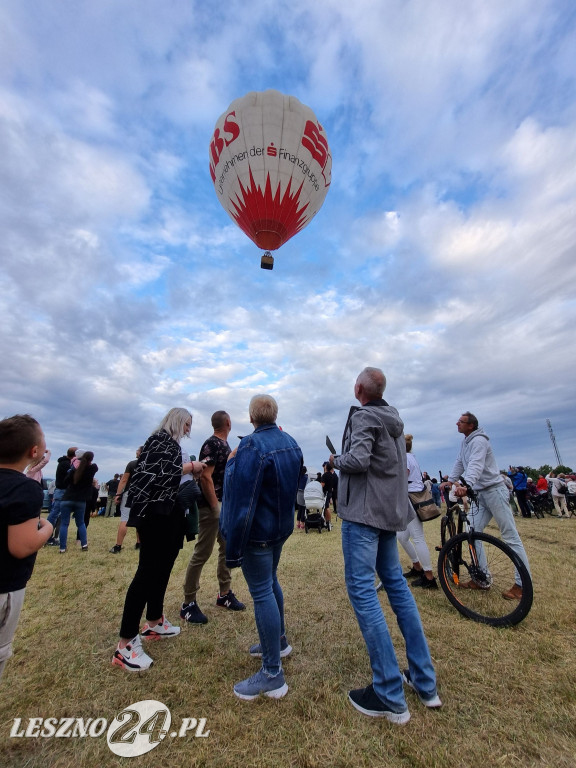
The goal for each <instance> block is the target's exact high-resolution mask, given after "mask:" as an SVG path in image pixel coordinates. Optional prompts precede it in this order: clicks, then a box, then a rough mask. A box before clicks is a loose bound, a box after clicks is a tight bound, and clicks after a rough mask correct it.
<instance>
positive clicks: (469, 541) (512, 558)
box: [438, 531, 533, 627]
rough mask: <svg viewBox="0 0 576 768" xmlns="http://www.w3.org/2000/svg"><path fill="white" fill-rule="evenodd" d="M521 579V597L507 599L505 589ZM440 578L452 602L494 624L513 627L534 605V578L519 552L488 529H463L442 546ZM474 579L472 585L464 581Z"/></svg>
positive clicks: (469, 615) (466, 613)
mask: <svg viewBox="0 0 576 768" xmlns="http://www.w3.org/2000/svg"><path fill="white" fill-rule="evenodd" d="M516 572H518V574H519V576H520V580H521V582H522V597H521V598H520V600H518V601H517V600H506V599H505V598H504V597H503V596H502V593H503V592H505V591H507V590H509V589H510V587H511V586H512V584H514V583H515V574H516ZM438 579H439V581H440V585H441V587H442V589H443V590H444V594H445V595H446V597H447V598H448V600H449V601H450V602H451V603H452V605H453V606H454V607H455V608H456V609H457V610H458V611H459V612H460V613H461V614H462V615H463V616H466V618H468V619H472V620H473V621H478V622H480V623H481V624H490V625H491V626H492V627H510V626H512V625H514V624H518V623H519V622H521V621H522V619H523V618H525V617H526V616H527V615H528V612H529V611H530V608H531V607H532V600H533V589H532V579H531V578H530V574H529V573H528V569H527V568H526V566H525V565H524V563H523V562H522V561H521V560H520V558H519V557H518V555H517V554H516V553H515V552H514V551H513V550H512V549H510V547H509V546H508V545H507V544H505V543H504V542H503V541H500V539H496V538H495V537H494V536H489V535H488V534H487V533H477V532H475V531H474V532H472V533H460V534H458V535H457V536H454V537H453V538H451V539H450V540H449V541H447V542H446V544H445V545H444V546H443V547H442V550H441V551H440V554H439V556H438ZM468 582H471V583H472V584H473V585H474V587H473V588H465V587H463V586H462V585H463V584H466V583H468Z"/></svg>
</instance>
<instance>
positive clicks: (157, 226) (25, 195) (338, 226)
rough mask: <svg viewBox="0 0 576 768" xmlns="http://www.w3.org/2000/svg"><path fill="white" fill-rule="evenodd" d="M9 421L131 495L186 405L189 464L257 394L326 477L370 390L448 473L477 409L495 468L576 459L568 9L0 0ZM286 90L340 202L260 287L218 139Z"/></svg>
mask: <svg viewBox="0 0 576 768" xmlns="http://www.w3.org/2000/svg"><path fill="white" fill-rule="evenodd" d="M0 33H1V34H0V38H1V39H2V46H1V47H0V231H1V233H2V237H1V238H0V318H1V321H0V329H1V330H0V360H1V371H2V376H1V377H0V417H5V416H10V415H13V414H14V413H30V414H32V415H33V416H35V417H36V418H37V419H38V420H39V421H40V423H41V424H42V427H43V429H44V432H45V435H46V440H47V444H48V447H49V448H50V449H51V450H52V459H53V460H52V461H51V463H50V464H49V465H48V466H47V468H46V469H45V471H44V475H45V476H46V477H53V476H54V472H55V467H56V462H55V460H54V459H55V458H56V457H57V456H59V455H62V454H63V453H64V452H65V451H66V449H67V448H68V446H70V445H78V446H79V447H82V448H84V449H90V450H93V451H94V453H95V461H96V462H97V464H98V465H99V468H100V471H99V474H98V477H99V479H100V480H107V479H109V477H110V476H111V474H112V473H114V472H122V471H123V470H124V467H125V465H126V463H127V462H128V461H129V460H130V459H132V458H133V455H134V450H135V448H136V447H137V446H138V445H139V444H141V443H143V442H144V440H145V439H146V437H147V436H148V435H149V434H151V432H153V431H154V429H155V427H156V426H157V425H158V423H159V422H160V420H161V419H162V417H163V416H164V414H165V413H166V412H167V411H168V410H169V409H170V408H172V407H175V406H182V407H186V408H188V409H189V410H190V411H191V413H192V414H193V425H192V435H191V440H190V441H184V443H183V446H184V447H185V448H186V449H187V450H188V451H189V452H190V453H197V452H198V451H199V448H200V446H201V444H202V442H203V441H204V440H205V439H206V438H207V437H208V436H209V435H210V434H211V431H212V430H211V426H210V417H211V415H212V413H213V412H214V411H216V410H220V409H223V410H226V411H228V413H229V414H230V415H231V418H232V433H231V436H230V443H231V445H232V447H234V446H235V445H236V444H237V443H238V439H237V435H244V434H246V433H247V432H248V431H250V430H251V427H250V425H249V422H248V404H249V401H250V398H251V397H252V396H253V395H254V394H258V393H268V394H271V395H273V396H274V397H275V398H276V399H277V401H278V404H279V416H278V423H279V424H280V425H281V426H282V427H283V429H285V430H286V431H287V432H289V433H290V434H292V435H293V436H294V437H295V438H296V440H297V441H298V442H299V444H300V445H301V447H302V449H303V452H304V460H305V463H306V464H307V465H308V466H309V467H310V468H314V469H320V466H321V463H322V461H324V460H325V459H327V458H328V451H327V449H326V448H325V436H326V434H328V435H330V437H331V438H332V441H333V442H334V443H335V444H336V445H338V444H339V442H340V440H341V436H342V431H343V428H344V424H345V421H346V416H347V413H348V409H349V407H350V405H352V404H353V403H354V395H353V387H354V382H355V379H356V377H357V375H358V373H359V372H360V371H361V370H362V369H363V368H364V367H365V366H367V365H370V366H377V367H381V368H382V369H383V370H384V372H385V374H386V377H387V380H388V385H387V389H386V392H385V395H384V396H385V398H386V399H387V401H388V402H389V403H391V404H392V405H394V406H395V407H397V408H398V410H399V412H400V415H401V417H402V419H403V421H404V424H405V431H406V432H409V433H411V434H413V435H414V448H413V450H414V454H415V455H416V457H417V459H418V460H419V463H420V466H421V468H422V470H426V471H428V472H429V473H430V474H431V475H435V474H437V472H438V471H439V470H440V469H442V471H443V472H447V471H448V470H449V469H451V466H452V464H453V462H454V459H455V457H456V455H457V452H458V447H459V444H460V436H459V435H458V433H457V430H456V420H457V419H458V417H459V416H460V414H461V413H462V412H464V411H466V410H469V411H472V412H473V413H474V414H476V416H477V417H478V419H479V422H480V425H481V426H482V427H484V429H485V430H486V432H487V433H488V435H489V436H490V438H491V444H492V446H493V448H494V451H495V454H496V458H497V461H498V463H499V465H500V466H501V468H507V467H508V465H510V464H513V465H518V464H521V465H529V466H533V467H539V466H540V465H541V464H545V463H546V464H551V465H555V464H556V458H555V454H554V451H553V446H552V442H551V440H550V436H549V433H548V428H547V425H546V420H547V419H550V421H551V424H552V427H553V429H554V433H555V436H556V441H557V444H558V448H559V451H560V454H561V458H562V460H563V463H564V464H568V465H569V466H572V467H575V465H576V387H575V386H574V373H575V363H574V360H575V354H574V327H575V325H576V311H575V296H576V291H575V286H576V246H575V243H576V56H575V55H574V50H575V39H576V8H575V6H574V4H573V2H572V1H571V0H507V2H506V3H502V2H501V0H466V2H462V0H355V2H354V3H342V2H341V0H315V2H314V3H310V2H309V1H308V0H306V1H305V2H304V0H290V2H285V0H274V1H272V0H241V1H240V0H229V1H228V2H227V3H225V4H220V5H214V4H212V3H205V2H200V1H198V0H188V1H187V2H184V0H179V1H178V0H162V2H159V1H158V0H157V1H156V2H153V1H152V0H138V1H136V0H132V1H129V0H83V2H81V3H78V2H76V1H75V0H58V1H57V2H41V3H37V2H31V0H4V2H3V3H2V5H1V6H0ZM269 88H274V89H277V90H279V91H281V92H282V93H285V94H289V95H292V96H295V97H297V98H298V99H299V100H300V101H301V102H303V103H304V104H306V105H307V106H309V107H310V108H311V109H312V110H313V111H314V113H315V114H316V116H317V117H318V119H319V121H320V122H321V123H322V125H323V126H324V128H325V131H326V134H327V137H328V141H329V143H330V149H331V153H332V163H333V164H332V184H331V187H330V189H329V191H328V195H327V197H326V200H325V202H324V205H323V207H322V209H321V210H320V211H319V213H318V214H317V216H316V217H315V218H314V219H313V220H312V221H311V223H310V224H309V226H308V227H307V228H306V229H304V230H303V231H301V232H300V233H298V234H297V235H295V236H294V238H293V239H291V240H290V241H289V242H288V243H286V244H285V245H284V246H283V247H282V248H281V249H280V250H279V251H277V252H276V254H275V262H276V263H275V267H274V270H273V271H266V270H262V269H260V255H261V252H260V251H259V250H258V248H257V247H256V246H255V245H254V244H253V243H252V242H251V241H250V240H249V239H248V238H247V237H246V235H244V234H243V233H242V232H241V231H240V229H238V228H237V227H236V225H235V224H234V223H233V222H232V221H231V219H230V218H229V217H228V216H227V214H226V213H225V211H224V210H223V208H222V207H221V206H220V203H219V201H218V200H217V196H216V194H215V191H214V187H213V184H212V180H211V178H210V172H209V158H208V145H209V142H210V138H211V136H212V132H213V130H214V125H215V123H216V120H217V119H218V117H219V116H220V115H221V114H222V113H223V112H224V110H226V108H227V107H228V105H229V104H230V103H231V102H232V101H233V100H234V99H236V98H238V97H241V96H243V95H245V94H246V93H248V92H250V91H263V90H266V89H269Z"/></svg>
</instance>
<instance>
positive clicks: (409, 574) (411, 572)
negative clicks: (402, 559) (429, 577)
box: [402, 566, 423, 579]
mask: <svg viewBox="0 0 576 768" xmlns="http://www.w3.org/2000/svg"><path fill="white" fill-rule="evenodd" d="M422 574H423V572H422V571H419V570H418V569H417V568H414V566H412V568H410V570H409V571H406V573H403V574H402V576H404V578H405V579H411V578H412V576H422Z"/></svg>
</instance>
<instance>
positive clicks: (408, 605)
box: [342, 520, 436, 712]
mask: <svg viewBox="0 0 576 768" xmlns="http://www.w3.org/2000/svg"><path fill="white" fill-rule="evenodd" d="M342 551H343V553H344V575H345V579H346V588H347V590H348V597H349V598H350V603H351V604H352V608H353V609H354V613H355V614H356V619H357V620H358V625H359V627H360V631H361V632H362V636H363V638H364V642H365V643H366V648H367V649H368V656H369V657H370V666H371V667H372V675H373V680H372V684H373V686H374V691H375V692H376V694H377V696H378V698H379V699H381V700H382V702H383V703H384V704H385V705H386V706H387V707H388V708H389V709H390V711H391V712H405V711H406V709H407V706H406V699H405V698H404V689H403V684H402V673H401V672H400V667H399V666H398V661H397V660H396V653H395V651H394V646H393V645H392V640H391V638H390V633H389V631H388V626H387V624H386V619H385V618H384V614H383V612H382V607H381V605H380V601H379V598H378V593H377V592H376V583H375V580H374V572H376V573H377V574H378V577H379V579H380V581H381V582H382V585H383V587H384V589H385V590H386V595H387V597H388V600H389V602H390V606H391V607H392V610H393V611H394V613H395V614H396V620H397V622H398V626H399V627H400V631H401V632H402V635H403V636H404V640H405V643H406V656H407V658H408V668H409V670H410V678H411V680H412V682H413V683H414V687H415V688H416V690H417V691H418V693H420V694H421V695H422V696H423V697H424V698H426V699H428V698H432V697H433V696H435V695H436V674H435V672H434V667H433V665H432V659H431V658H430V651H429V650H428V643H427V642H426V638H425V636H424V630H423V629H422V622H421V621H420V614H419V613H418V608H417V606H416V603H415V601H414V597H413V596H412V593H411V592H410V587H409V586H408V582H407V581H406V579H405V578H404V576H402V567H401V565H400V558H399V556H398V546H397V544H396V534H395V533H394V532H391V531H381V530H379V529H378V528H372V527H371V526H369V525H362V524H360V523H352V522H350V521H348V520H344V521H343V522H342Z"/></svg>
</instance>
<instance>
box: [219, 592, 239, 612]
mask: <svg viewBox="0 0 576 768" xmlns="http://www.w3.org/2000/svg"><path fill="white" fill-rule="evenodd" d="M216 605H219V606H220V608H228V610H229V611H245V610H246V606H245V605H244V603H241V602H240V600H238V598H237V597H236V595H235V594H234V592H232V590H230V591H229V592H227V593H226V594H225V595H221V594H220V593H218V597H217V598H216Z"/></svg>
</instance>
